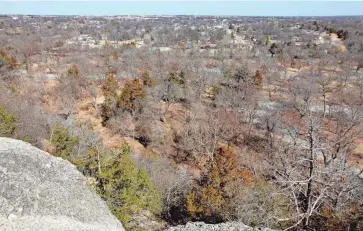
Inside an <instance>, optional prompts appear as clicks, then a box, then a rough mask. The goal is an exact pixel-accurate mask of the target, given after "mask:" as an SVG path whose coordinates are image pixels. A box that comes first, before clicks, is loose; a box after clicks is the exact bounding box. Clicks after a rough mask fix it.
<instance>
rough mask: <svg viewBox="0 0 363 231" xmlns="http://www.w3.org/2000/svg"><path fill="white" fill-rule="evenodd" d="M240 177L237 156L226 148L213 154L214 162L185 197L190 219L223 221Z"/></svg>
mask: <svg viewBox="0 0 363 231" xmlns="http://www.w3.org/2000/svg"><path fill="white" fill-rule="evenodd" d="M241 177H242V174H241V171H239V169H238V162H237V155H236V154H235V153H234V152H233V151H231V150H230V149H227V148H220V149H219V150H218V151H217V152H216V153H215V154H214V161H213V163H212V166H211V168H210V169H209V171H208V173H207V174H206V175H205V177H204V179H203V180H202V181H201V182H200V184H199V187H196V188H194V190H192V192H191V193H190V194H189V195H188V196H187V210H188V212H189V213H190V214H191V216H192V217H194V218H196V219H201V220H206V221H208V222H220V221H222V220H223V218H224V216H225V214H224V211H225V208H226V206H228V203H229V200H228V199H229V198H231V197H232V195H233V193H234V189H233V187H234V186H235V184H236V182H237V180H238V179H239V178H241Z"/></svg>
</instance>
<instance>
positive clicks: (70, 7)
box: [0, 1, 363, 16]
mask: <svg viewBox="0 0 363 231" xmlns="http://www.w3.org/2000/svg"><path fill="white" fill-rule="evenodd" d="M0 14H36V15H185V14H187V15H194V14H196V15H240V16H335V15H363V2H346V1H344V2H337V1H330V2H329V1H319V2H315V1H305V2H302V1H278V2H272V1H257V2H252V1H250V2H246V1H243V2H235V1H234V2H229V1H218V2H206V1H199V2H197V1H195V2H193V1H187V2H182V1H180V2H175V1H173V2H172V1H159V2H152V1H144V2H141V1H137V2H131V1H129V2H114V1H112V2H104V1H92V2H87V1H78V2H70V1H63V2H56V1H48V2H46V1H24V2H21V1H5V2H4V1H1V2H0Z"/></svg>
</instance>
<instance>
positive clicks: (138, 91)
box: [117, 79, 146, 111]
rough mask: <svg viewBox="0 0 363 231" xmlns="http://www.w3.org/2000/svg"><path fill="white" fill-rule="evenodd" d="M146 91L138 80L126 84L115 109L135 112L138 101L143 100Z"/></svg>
mask: <svg viewBox="0 0 363 231" xmlns="http://www.w3.org/2000/svg"><path fill="white" fill-rule="evenodd" d="M145 96H146V91H145V88H144V86H143V84H142V82H141V81H140V80H137V79H135V80H132V81H129V82H127V83H126V85H125V87H124V88H123V89H122V93H121V95H120V97H119V98H118V101H117V107H119V108H122V109H124V110H130V111H132V110H135V109H137V108H138V106H139V103H140V100H142V99H143V98H145Z"/></svg>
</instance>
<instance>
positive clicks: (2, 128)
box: [0, 105, 18, 137]
mask: <svg viewBox="0 0 363 231" xmlns="http://www.w3.org/2000/svg"><path fill="white" fill-rule="evenodd" d="M17 120H18V117H17V116H16V115H14V114H12V113H10V112H8V111H7V110H6V109H5V108H3V107H2V106H1V105H0V136H5V137H12V136H13V135H14V130H15V125H16V121H17Z"/></svg>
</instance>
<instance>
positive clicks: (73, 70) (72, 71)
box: [67, 64, 81, 78]
mask: <svg viewBox="0 0 363 231" xmlns="http://www.w3.org/2000/svg"><path fill="white" fill-rule="evenodd" d="M67 75H68V77H74V78H79V77H80V76H81V74H80V72H79V70H78V66H77V65H75V64H74V65H73V66H72V67H71V68H69V69H68V71H67Z"/></svg>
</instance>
